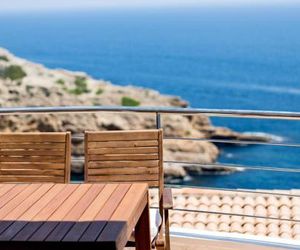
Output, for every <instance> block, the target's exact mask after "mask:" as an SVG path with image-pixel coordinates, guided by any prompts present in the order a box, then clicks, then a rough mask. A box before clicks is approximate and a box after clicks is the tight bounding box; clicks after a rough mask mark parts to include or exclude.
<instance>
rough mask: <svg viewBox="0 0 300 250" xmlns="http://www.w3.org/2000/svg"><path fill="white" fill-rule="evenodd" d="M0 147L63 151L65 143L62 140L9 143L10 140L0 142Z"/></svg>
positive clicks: (2, 148)
mask: <svg viewBox="0 0 300 250" xmlns="http://www.w3.org/2000/svg"><path fill="white" fill-rule="evenodd" d="M0 149H1V150H5V149H6V150H7V149H16V150H17V149H49V150H58V151H64V150H65V143H64V142H50V143H49V142H45V143H43V142H40V143H29V142H26V143H23V142H18V143H11V142H4V143H3V142H0Z"/></svg>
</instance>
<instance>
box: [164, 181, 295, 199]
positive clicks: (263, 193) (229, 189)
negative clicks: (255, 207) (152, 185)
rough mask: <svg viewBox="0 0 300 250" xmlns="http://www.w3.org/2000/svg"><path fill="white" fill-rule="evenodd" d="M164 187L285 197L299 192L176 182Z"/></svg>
mask: <svg viewBox="0 0 300 250" xmlns="http://www.w3.org/2000/svg"><path fill="white" fill-rule="evenodd" d="M165 187H168V188H176V189H182V188H194V189H200V190H214V191H221V192H235V193H250V194H262V195H272V196H286V197H290V198H293V197H297V198H300V192H299V194H290V193H279V192H278V190H277V191H272V192H268V191H265V190H260V189H255V190H251V189H241V188H237V189H233V188H216V187H204V186H191V185H184V186H182V185H176V184H165ZM282 191H283V192H284V190H282Z"/></svg>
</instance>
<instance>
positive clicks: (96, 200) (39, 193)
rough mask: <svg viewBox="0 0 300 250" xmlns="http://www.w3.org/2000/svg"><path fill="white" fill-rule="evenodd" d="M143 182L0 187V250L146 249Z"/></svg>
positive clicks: (147, 209)
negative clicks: (130, 241)
mask: <svg viewBox="0 0 300 250" xmlns="http://www.w3.org/2000/svg"><path fill="white" fill-rule="evenodd" d="M147 189H148V186H147V184H50V183H48V184H0V249H1V250H6V249H22V250H26V249H43V250H46V249H52V250H53V249H55V250H56V249H66V247H72V248H73V249H83V248H85V249H86V248H87V247H89V248H91V249H123V248H124V247H125V245H126V242H127V241H128V239H129V237H130V235H131V233H132V231H133V229H134V228H135V232H136V233H135V237H136V246H137V249H143V250H144V249H145V250H146V249H150V229H149V205H148V191H147Z"/></svg>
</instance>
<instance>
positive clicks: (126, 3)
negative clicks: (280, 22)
mask: <svg viewBox="0 0 300 250" xmlns="http://www.w3.org/2000/svg"><path fill="white" fill-rule="evenodd" d="M276 5H277V6H278V5H299V6H300V0H0V12H1V11H2V12H9V11H34V10H64V9H91V8H151V7H154V8H155V7H157V8H161V7H191V6H220V7H223V6H276Z"/></svg>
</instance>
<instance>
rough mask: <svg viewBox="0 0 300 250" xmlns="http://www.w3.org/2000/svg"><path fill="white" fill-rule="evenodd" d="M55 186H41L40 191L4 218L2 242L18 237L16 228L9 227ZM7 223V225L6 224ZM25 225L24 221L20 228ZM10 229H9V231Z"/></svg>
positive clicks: (0, 225) (1, 228)
mask: <svg viewBox="0 0 300 250" xmlns="http://www.w3.org/2000/svg"><path fill="white" fill-rule="evenodd" d="M52 186H53V184H44V185H41V186H40V187H39V188H38V189H36V190H35V191H34V192H33V193H31V194H30V195H29V196H28V197H27V198H26V199H25V200H24V201H23V202H21V203H20V204H19V205H18V206H17V207H16V208H14V209H13V210H11V211H10V212H9V213H8V214H7V215H6V216H5V217H4V218H2V220H3V221H4V223H3V221H2V223H0V232H1V233H2V234H1V235H0V241H3V240H9V239H11V238H12V237H13V236H14V235H16V233H17V232H16V231H14V229H15V227H9V226H10V225H11V224H12V223H13V221H16V222H21V221H18V220H19V217H20V216H21V215H22V214H23V213H24V212H25V211H26V210H27V209H29V208H30V207H31V206H32V205H34V203H35V202H36V201H38V200H39V199H40V198H41V196H42V195H44V194H45V193H46V192H48V191H49V189H50V188H51V187H52ZM5 222H6V223H5ZM22 224H23V225H24V224H25V222H24V221H22V222H21V223H18V225H19V226H21V225H22ZM7 228H8V229H7Z"/></svg>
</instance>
